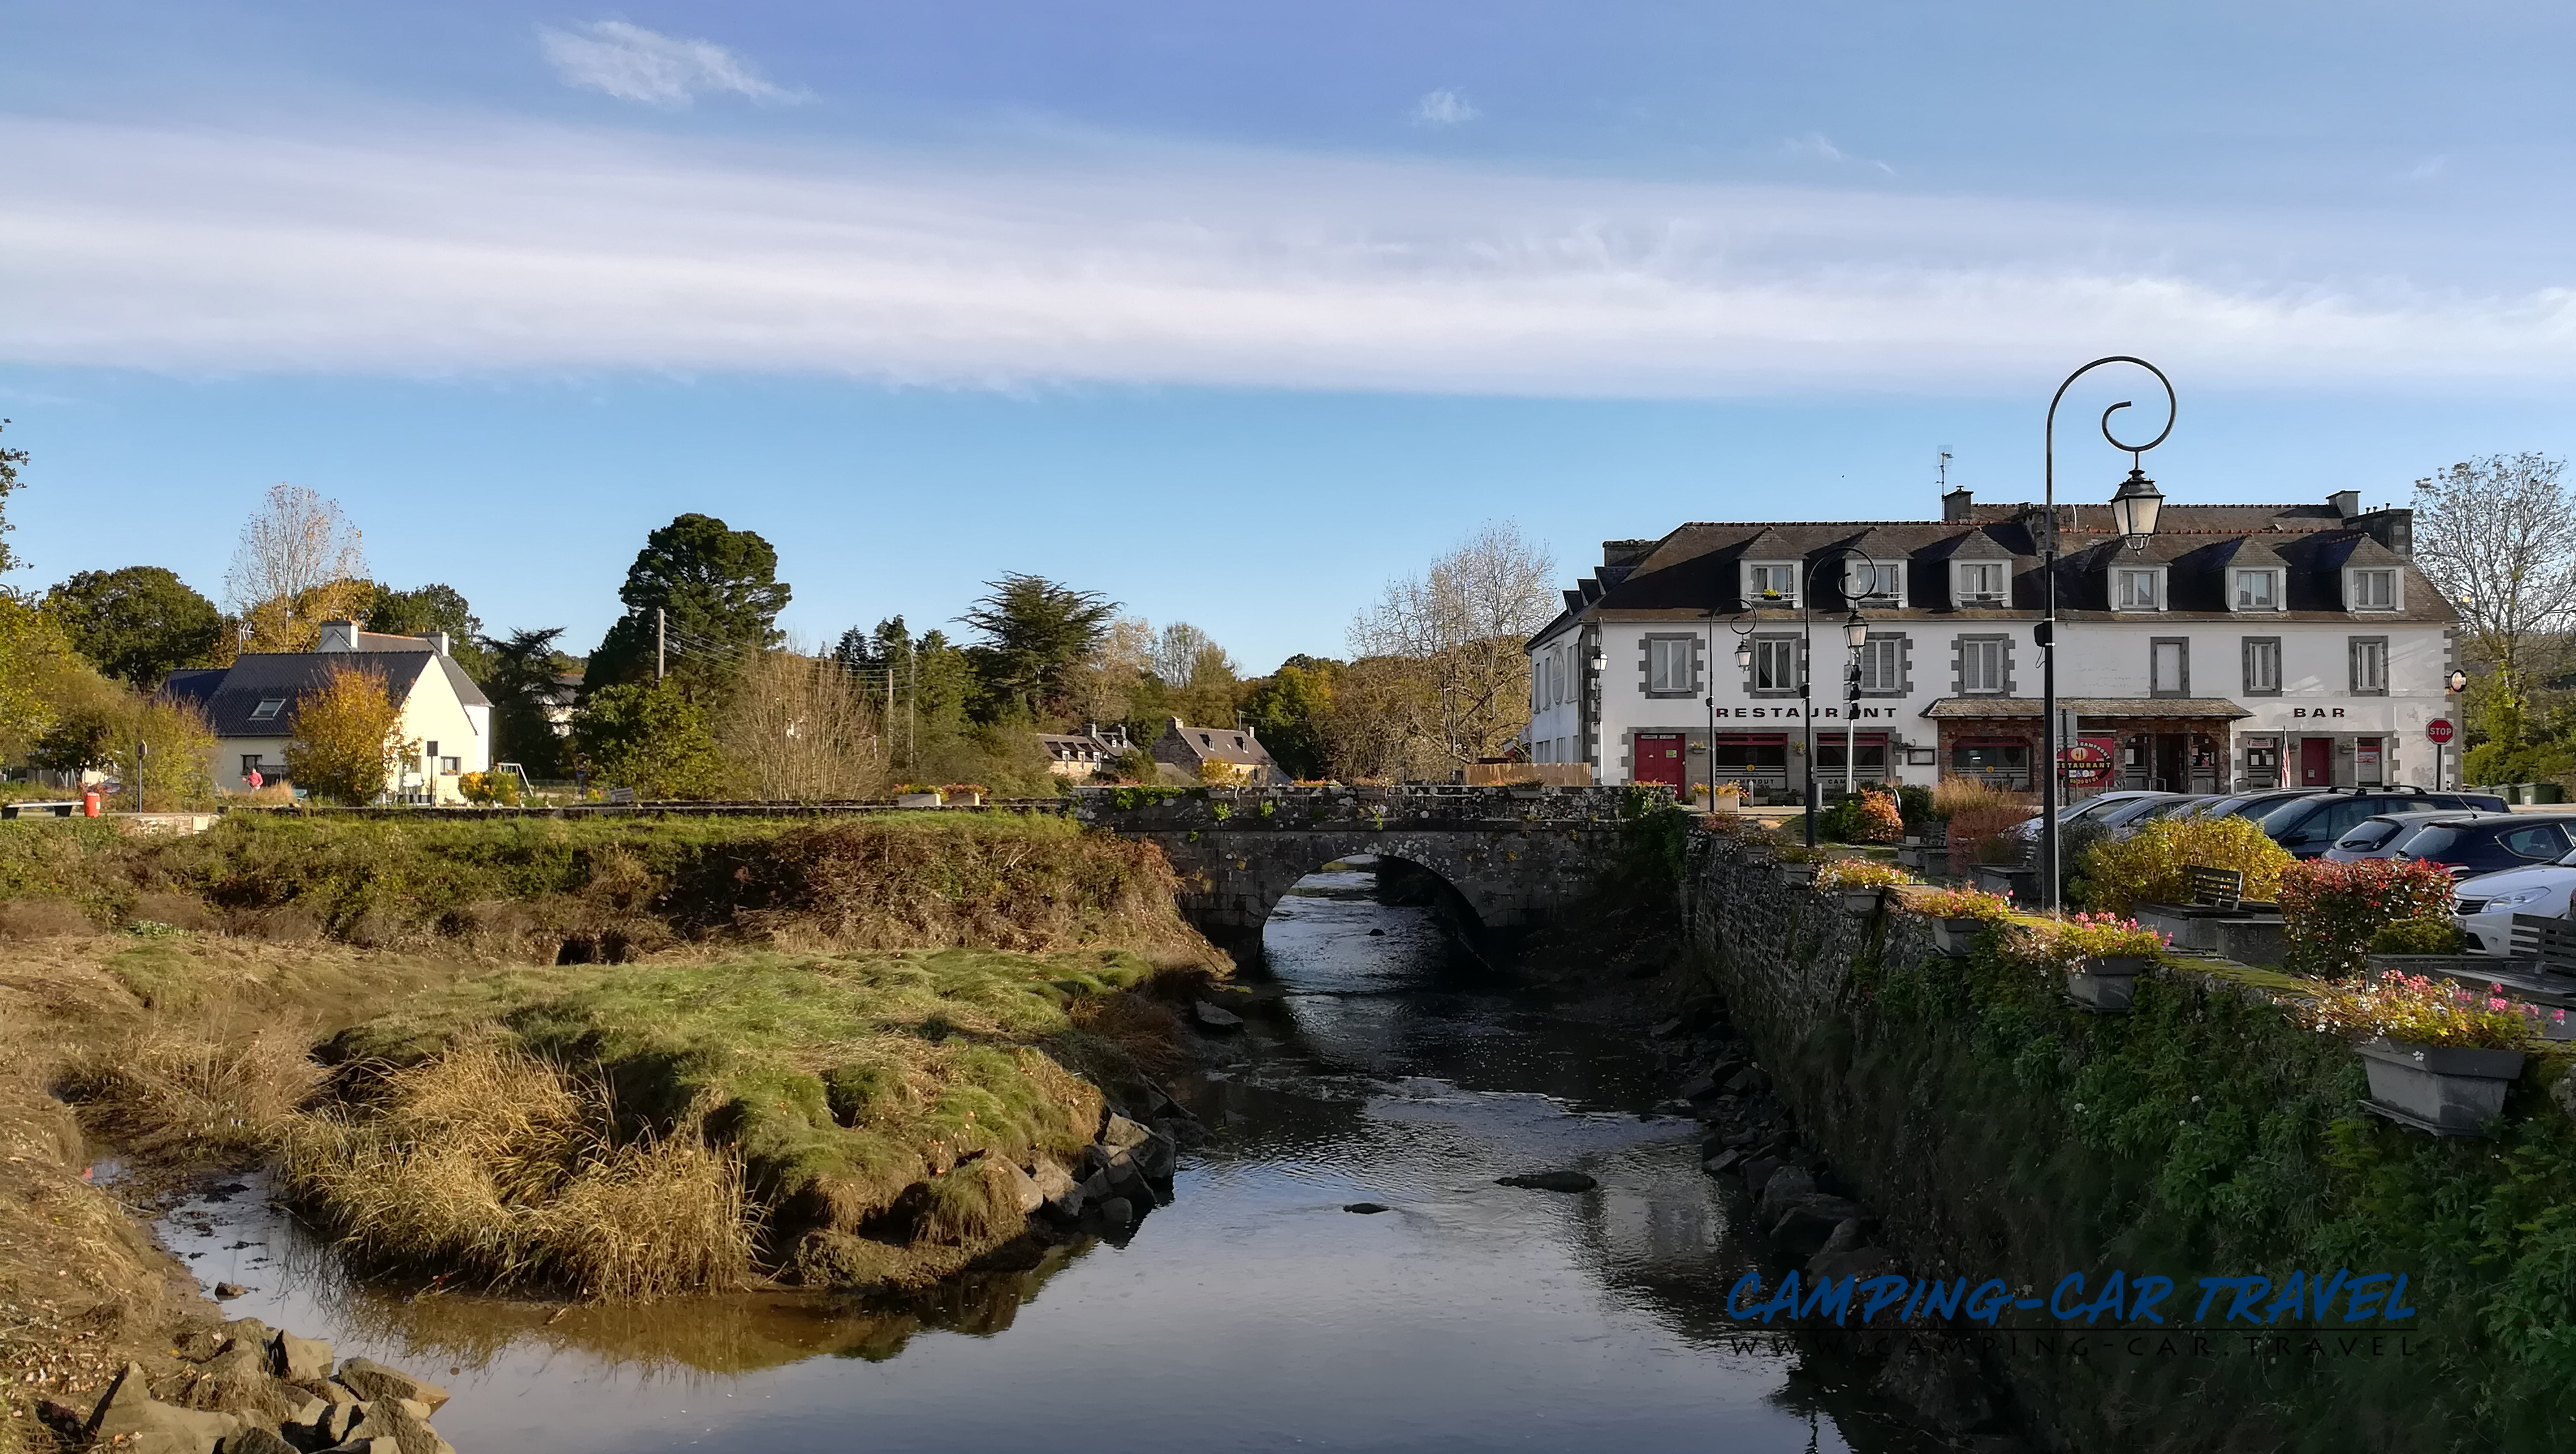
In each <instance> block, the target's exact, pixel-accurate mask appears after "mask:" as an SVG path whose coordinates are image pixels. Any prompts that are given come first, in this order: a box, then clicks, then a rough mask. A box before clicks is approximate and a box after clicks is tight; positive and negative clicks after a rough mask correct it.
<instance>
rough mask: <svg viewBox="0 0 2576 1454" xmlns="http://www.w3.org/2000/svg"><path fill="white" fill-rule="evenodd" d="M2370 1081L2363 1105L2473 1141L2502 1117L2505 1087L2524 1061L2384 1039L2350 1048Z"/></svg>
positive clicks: (2515, 1055)
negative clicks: (2471, 1137)
mask: <svg viewBox="0 0 2576 1454" xmlns="http://www.w3.org/2000/svg"><path fill="white" fill-rule="evenodd" d="M2353 1051H2354V1053H2356V1054H2358V1055H2359V1056H2360V1057H2361V1067H2362V1069H2363V1071H2365V1072H2366V1073H2367V1074H2368V1075H2369V1076H2370V1099H2369V1100H2368V1101H2367V1102H2365V1104H2366V1105H2367V1106H2368V1107H2369V1108H2370V1109H2372V1110H2374V1111H2377V1112H2379V1113H2380V1114H2381V1115H2384V1116H2386V1117H2387V1118H2388V1119H2390V1120H2392V1121H2395V1122H2397V1123H2399V1124H2400V1125H2406V1126H2412V1127H2414V1128H2416V1129H2417V1130H2419V1131H2430V1132H2432V1133H2433V1134H2434V1135H2437V1136H2474V1135H2477V1134H2479V1133H2481V1132H2482V1131H2484V1130H2485V1129H2486V1125H2487V1123H2488V1122H2489V1121H2492V1120H2494V1119H2495V1118H2496V1117H2498V1116H2500V1115H2502V1114H2504V1093H2505V1088H2506V1087H2508V1086H2510V1085H2512V1084H2513V1082H2514V1080H2515V1078H2516V1077H2518V1076H2520V1075H2521V1074H2522V1067H2523V1063H2524V1062H2525V1061H2526V1060H2528V1059H2529V1057H2528V1056H2526V1055H2524V1054H2523V1052H2521V1051H2519V1050H2471V1049H2466V1048H2463V1047H2459V1046H2450V1045H2414V1044H2409V1043H2407V1042H2404V1041H2396V1040H2389V1039H2387V1038H2385V1037H2382V1038H2380V1039H2376V1040H2364V1041H2362V1042H2361V1043H2360V1044H2358V1045H2355V1046H2354V1047H2353Z"/></svg>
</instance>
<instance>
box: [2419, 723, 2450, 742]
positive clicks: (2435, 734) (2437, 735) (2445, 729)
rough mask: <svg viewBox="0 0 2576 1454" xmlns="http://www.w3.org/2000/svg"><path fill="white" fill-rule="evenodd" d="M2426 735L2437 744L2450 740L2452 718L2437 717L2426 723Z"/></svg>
mask: <svg viewBox="0 0 2576 1454" xmlns="http://www.w3.org/2000/svg"><path fill="white" fill-rule="evenodd" d="M2424 735H2425V736H2427V737H2430V738H2432V739H2433V741H2434V742H2435V743H2437V744H2439V743H2444V742H2448V741H2450V740H2451V719H2450V718H2448V717H2436V718H2434V719H2433V720H2432V721H2430V722H2427V723H2425V724H2424Z"/></svg>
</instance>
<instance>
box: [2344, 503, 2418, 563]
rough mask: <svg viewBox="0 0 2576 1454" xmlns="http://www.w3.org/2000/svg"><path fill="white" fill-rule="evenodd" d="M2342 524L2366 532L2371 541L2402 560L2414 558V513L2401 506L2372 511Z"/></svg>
mask: <svg viewBox="0 0 2576 1454" xmlns="http://www.w3.org/2000/svg"><path fill="white" fill-rule="evenodd" d="M2344 524H2346V525H2349V526H2351V527H2352V528H2353V529H2355V530H2361V531H2366V532H2368V533H2369V535H2370V538H2371V539H2373V540H2376V541H2378V542H2379V543H2380V544H2382V545H2384V546H2387V547H2388V548H2389V549H2390V550H2393V551H2395V552H2397V554H2398V557H2399V558H2400V559H2402V560H2413V559H2414V558H2415V512H2414V511H2412V510H2409V509H2407V508H2406V507H2404V506H2402V505H2400V506H2397V507H2396V508H2394V509H2388V510H2373V511H2371V512H2370V513H2369V514H2367V515H2362V516H2357V517H2355V518H2353V519H2349V520H2346V521H2345V522H2344Z"/></svg>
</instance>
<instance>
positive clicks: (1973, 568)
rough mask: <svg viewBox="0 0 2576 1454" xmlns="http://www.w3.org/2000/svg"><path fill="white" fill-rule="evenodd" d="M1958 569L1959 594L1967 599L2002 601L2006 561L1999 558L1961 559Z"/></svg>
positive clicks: (1962, 598) (1961, 597) (1964, 599)
mask: <svg viewBox="0 0 2576 1454" xmlns="http://www.w3.org/2000/svg"><path fill="white" fill-rule="evenodd" d="M1956 569H1957V570H1958V573H1959V574H1958V595H1959V599H1960V600H1961V601H1962V602H1966V601H2000V600H2002V599H2003V598H2004V563H2003V562H2002V561H1999V560H1970V561H1961V562H1960V563H1959V564H1958V566H1957V567H1956Z"/></svg>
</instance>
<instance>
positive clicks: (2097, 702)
mask: <svg viewBox="0 0 2576 1454" xmlns="http://www.w3.org/2000/svg"><path fill="white" fill-rule="evenodd" d="M2057 706H2058V710H2060V711H2063V712H2072V713H2074V714H2075V715H2076V716H2078V717H2128V718H2156V719H2161V720H2167V721H2175V720H2182V719H2188V718H2197V719H2200V720H2202V721H2205V722H2234V721H2237V720H2239V719H2240V718H2245V717H2251V716H2253V715H2254V714H2253V713H2252V712H2249V711H2247V710H2246V709H2245V708H2243V707H2240V706H2238V705H2236V704H2235V703H2234V702H2231V701H2229V700H2227V699H2226V698H2225V697H2060V698H2058V699H2057ZM2039 707H2040V704H2039V699H2038V698H2037V697H1943V698H1941V699H1940V700H1939V701H1937V702H1934V703H1933V704H1932V705H1931V706H1928V707H1926V708H1924V709H1923V715H1924V716H1926V717H1930V718H1932V719H1933V720H1935V721H1962V720H1971V721H1982V722H1997V721H2006V720H2010V719H2012V718H2026V719H2028V720H2030V721H2032V722H2037V721H2038V720H2039Z"/></svg>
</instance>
